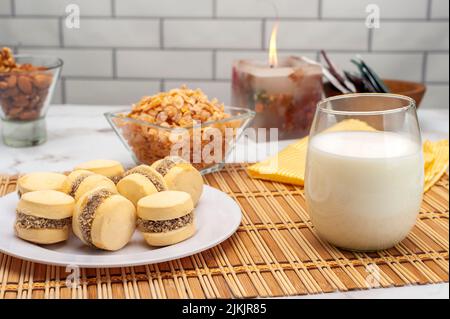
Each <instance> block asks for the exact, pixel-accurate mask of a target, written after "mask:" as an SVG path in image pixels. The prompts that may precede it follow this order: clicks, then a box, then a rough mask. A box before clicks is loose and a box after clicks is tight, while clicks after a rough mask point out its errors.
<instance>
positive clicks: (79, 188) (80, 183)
mask: <svg viewBox="0 0 450 319" xmlns="http://www.w3.org/2000/svg"><path fill="white" fill-rule="evenodd" d="M97 187H104V188H107V189H108V190H110V191H111V192H112V193H117V188H116V185H115V184H114V182H113V181H111V180H110V179H109V178H107V177H106V176H103V175H100V174H96V173H93V172H91V171H88V170H82V169H80V170H76V171H73V172H72V173H70V174H69V176H67V180H66V182H65V183H64V185H63V191H64V192H65V193H66V194H68V195H70V196H72V197H73V198H75V200H76V201H78V200H79V199H80V198H81V196H83V195H84V194H85V193H87V192H89V191H90V190H92V189H94V188H97Z"/></svg>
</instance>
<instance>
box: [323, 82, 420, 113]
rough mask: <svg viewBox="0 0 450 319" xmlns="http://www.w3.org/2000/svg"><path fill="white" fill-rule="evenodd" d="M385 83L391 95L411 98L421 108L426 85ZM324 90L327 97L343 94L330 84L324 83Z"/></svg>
mask: <svg viewBox="0 0 450 319" xmlns="http://www.w3.org/2000/svg"><path fill="white" fill-rule="evenodd" d="M383 81H384V83H385V84H386V85H387V87H388V88H389V90H390V92H391V93H394V94H401V95H405V96H409V97H410V98H412V99H414V101H416V107H419V105H420V102H422V99H423V96H424V95H425V91H426V86H425V85H423V84H422V83H418V82H409V81H401V80H389V79H383ZM323 89H324V92H325V96H326V97H330V96H335V95H340V94H342V93H341V92H339V91H338V90H336V89H335V88H334V86H332V85H331V83H330V82H326V83H324V85H323Z"/></svg>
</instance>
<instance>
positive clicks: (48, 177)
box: [17, 172, 67, 197]
mask: <svg viewBox="0 0 450 319" xmlns="http://www.w3.org/2000/svg"><path fill="white" fill-rule="evenodd" d="M66 178H67V176H66V175H64V174H59V173H50V172H35V173H30V174H26V175H24V176H22V177H20V178H19V180H18V181H17V193H18V195H19V197H20V196H21V195H22V194H25V193H28V192H34V191H43V190H55V191H60V190H61V189H62V187H63V184H64V182H65V180H66Z"/></svg>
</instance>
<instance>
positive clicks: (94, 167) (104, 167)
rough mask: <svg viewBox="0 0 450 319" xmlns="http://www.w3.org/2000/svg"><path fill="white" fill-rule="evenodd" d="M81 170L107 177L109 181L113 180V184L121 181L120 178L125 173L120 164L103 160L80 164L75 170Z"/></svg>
mask: <svg viewBox="0 0 450 319" xmlns="http://www.w3.org/2000/svg"><path fill="white" fill-rule="evenodd" d="M80 169H82V170H87V171H91V172H93V173H96V174H100V175H103V176H106V177H108V178H109V179H111V180H112V181H113V182H116V181H117V180H119V179H120V177H121V176H122V174H123V173H124V172H125V170H124V169H123V166H122V164H121V163H120V162H118V161H113V160H102V159H99V160H92V161H87V162H84V163H81V164H78V165H77V166H76V167H75V170H80Z"/></svg>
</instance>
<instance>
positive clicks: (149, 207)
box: [137, 191, 196, 246]
mask: <svg viewBox="0 0 450 319" xmlns="http://www.w3.org/2000/svg"><path fill="white" fill-rule="evenodd" d="M137 216H138V219H137V228H138V230H139V231H140V232H141V233H142V235H143V236H144V239H145V241H146V242H147V244H149V245H150V246H167V245H172V244H176V243H179V242H181V241H183V240H185V239H187V238H189V237H191V236H192V235H194V234H195V231H196V228H195V223H194V204H193V202H192V198H191V196H190V195H189V194H188V193H186V192H180V191H163V192H159V193H154V194H151V195H148V196H146V197H144V198H142V199H141V200H139V202H138V204H137Z"/></svg>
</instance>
